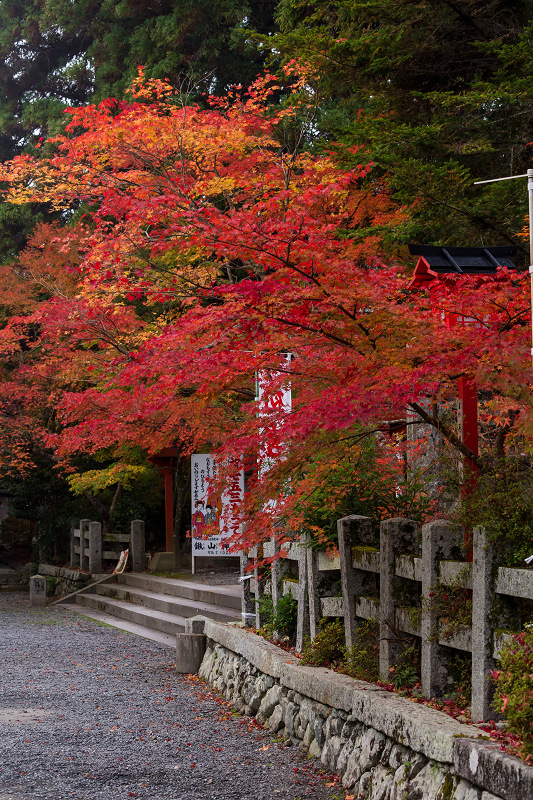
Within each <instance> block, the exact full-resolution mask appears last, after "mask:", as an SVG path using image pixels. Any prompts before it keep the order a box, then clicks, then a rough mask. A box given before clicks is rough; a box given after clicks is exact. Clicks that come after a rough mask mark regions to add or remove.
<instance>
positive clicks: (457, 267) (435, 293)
mask: <svg viewBox="0 0 533 800" xmlns="http://www.w3.org/2000/svg"><path fill="white" fill-rule="evenodd" d="M517 251H518V248H517V247H515V246H512V245H511V246H504V247H437V246H430V245H419V244H410V245H409V252H410V253H411V255H417V256H420V258H419V259H418V263H417V265H416V267H415V271H414V274H413V278H412V280H411V283H410V284H409V288H414V287H424V288H428V287H429V292H430V299H431V305H432V307H433V308H434V309H436V306H437V303H438V300H439V299H440V298H442V297H443V296H446V295H447V294H448V292H449V291H450V284H451V282H450V281H448V280H447V276H448V275H483V276H487V275H489V276H493V277H496V276H497V273H498V268H499V267H508V268H510V269H516V267H515V265H514V263H513V262H512V261H511V257H514V256H516V253H517ZM443 322H444V324H445V325H446V327H447V328H453V327H455V326H456V325H468V324H469V320H468V318H467V317H464V316H462V315H458V314H446V315H445V317H444V319H443ZM459 403H460V417H461V441H462V442H463V444H464V445H466V447H468V448H469V450H470V451H471V452H472V453H474V454H475V455H476V456H477V455H478V454H479V443H478V415H477V387H476V382H475V380H474V379H473V378H471V377H468V376H466V375H465V376H462V377H461V378H459ZM465 460H466V464H467V465H468V466H467V469H466V470H465V483H464V488H463V491H464V493H465V494H469V493H470V492H471V491H472V489H473V488H474V486H475V484H476V482H477V477H478V475H479V469H478V467H477V465H476V464H475V463H474V462H473V461H471V460H470V459H469V458H466V459H465Z"/></svg>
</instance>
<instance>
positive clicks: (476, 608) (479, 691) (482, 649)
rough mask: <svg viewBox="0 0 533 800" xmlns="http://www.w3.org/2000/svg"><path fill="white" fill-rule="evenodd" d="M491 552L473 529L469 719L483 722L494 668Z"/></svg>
mask: <svg viewBox="0 0 533 800" xmlns="http://www.w3.org/2000/svg"><path fill="white" fill-rule="evenodd" d="M493 566H494V561H493V550H492V548H491V547H490V544H489V541H488V536H487V533H486V531H485V529H484V528H474V551H473V560H472V719H473V721H474V722H483V721H485V720H488V719H494V716H495V712H494V709H493V708H492V706H491V703H492V696H493V694H494V686H493V684H492V681H491V677H490V671H491V670H492V669H494V660H493V655H492V654H493V637H492V633H493V630H492V625H491V622H492V621H493V619H492V618H493V615H494V611H495V609H494V599H495V597H494V595H495V592H494V584H495V577H496V576H495V574H494V568H493Z"/></svg>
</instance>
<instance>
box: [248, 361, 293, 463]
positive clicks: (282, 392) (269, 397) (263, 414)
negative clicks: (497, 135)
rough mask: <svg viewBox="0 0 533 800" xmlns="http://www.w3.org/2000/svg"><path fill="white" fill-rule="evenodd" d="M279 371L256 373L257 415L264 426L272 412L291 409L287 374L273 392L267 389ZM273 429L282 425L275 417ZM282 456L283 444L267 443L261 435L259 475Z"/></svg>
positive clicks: (278, 374)
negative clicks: (282, 383)
mask: <svg viewBox="0 0 533 800" xmlns="http://www.w3.org/2000/svg"><path fill="white" fill-rule="evenodd" d="M285 360H286V364H287V367H290V364H291V360H292V356H291V354H290V353H287V355H286V357H285ZM281 374H282V373H281V372H277V371H268V370H261V371H260V372H258V374H257V400H258V404H259V417H260V418H264V420H265V428H263V429H262V430H263V431H264V430H265V429H266V427H267V426H268V420H269V418H270V417H271V416H272V414H274V413H276V412H284V413H285V414H290V412H291V409H292V392H291V384H290V378H289V376H287V380H286V382H285V385H284V386H282V387H280V388H279V389H278V390H277V391H275V392H269V391H268V385H269V383H270V381H272V380H274V379H279V378H280V377H281ZM270 424H271V425H272V423H270ZM274 425H275V429H276V430H280V429H281V428H282V427H283V422H282V421H281V420H279V419H277V420H276V421H275V423H274ZM281 458H283V444H282V443H278V445H277V446H275V445H272V444H269V443H267V442H266V441H265V438H264V437H263V436H261V441H260V445H259V475H261V474H264V473H265V472H268V470H269V469H270V467H272V466H274V464H275V463H276V462H278V461H279V460H280V459H281Z"/></svg>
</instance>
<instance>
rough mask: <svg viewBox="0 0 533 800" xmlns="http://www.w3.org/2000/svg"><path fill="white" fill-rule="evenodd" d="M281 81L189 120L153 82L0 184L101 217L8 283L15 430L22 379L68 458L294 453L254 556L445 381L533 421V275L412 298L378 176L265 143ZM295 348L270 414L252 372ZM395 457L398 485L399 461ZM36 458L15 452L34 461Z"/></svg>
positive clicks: (260, 504)
mask: <svg viewBox="0 0 533 800" xmlns="http://www.w3.org/2000/svg"><path fill="white" fill-rule="evenodd" d="M291 69H292V68H291ZM274 86H275V83H274V79H273V78H272V76H269V75H267V76H265V77H264V78H262V79H260V80H259V81H258V82H257V84H256V85H255V86H254V87H252V90H251V91H250V93H249V95H248V96H247V97H245V98H241V96H240V91H239V90H237V89H235V90H234V91H232V93H231V94H230V96H228V97H227V98H225V99H223V100H217V101H215V100H213V101H212V103H211V107H210V108H209V109H207V110H201V109H200V108H198V107H196V106H191V107H188V108H185V109H184V108H182V107H181V106H178V105H176V104H174V103H173V102H168V99H169V97H170V95H171V93H172V89H171V88H170V87H169V86H168V85H166V84H165V83H164V82H161V81H145V80H144V79H143V77H142V71H141V73H140V75H139V77H138V79H137V80H136V81H135V83H134V86H133V90H132V102H131V103H126V104H124V103H122V104H120V111H119V113H118V114H117V102H116V101H115V100H113V99H110V100H108V101H105V102H103V103H100V104H99V105H98V106H87V107H83V108H80V109H69V114H70V116H71V123H70V124H69V126H68V131H67V135H65V136H63V137H59V138H58V139H57V140H56V141H57V144H58V146H59V154H58V155H57V156H56V157H54V158H53V159H51V160H49V161H46V160H43V161H39V162H36V161H35V160H32V159H30V158H29V157H26V156H24V157H20V158H17V159H15V160H13V161H12V162H10V163H9V164H6V165H4V167H3V169H2V172H1V177H2V179H3V180H5V181H8V182H9V185H10V188H9V198H10V199H11V200H12V201H14V202H25V201H28V200H30V199H31V200H33V201H36V200H42V201H46V202H51V203H52V204H54V205H57V207H63V206H65V205H67V206H68V204H70V203H72V202H75V203H76V204H77V203H78V201H79V200H80V199H81V200H82V201H84V202H85V203H86V204H87V205H88V206H89V207H91V208H93V209H94V210H93V211H92V212H91V213H89V214H88V215H87V226H86V227H84V226H77V227H73V228H70V229H59V228H57V227H53V230H52V229H50V230H48V229H45V228H42V229H41V230H40V232H39V233H38V234H37V238H35V240H34V241H32V243H31V244H30V247H29V248H28V250H27V251H26V252H25V253H24V254H23V255H22V256H21V258H20V260H19V264H18V270H19V272H20V271H22V272H23V273H24V276H25V279H27V280H25V281H23V282H21V281H20V280H19V279H18V278H17V274H16V273H14V272H13V271H10V272H9V273H6V274H5V275H4V280H5V281H6V282H10V289H9V292H10V296H11V298H12V312H13V315H12V319H11V323H10V325H9V326H8V328H6V330H5V331H3V332H2V333H1V335H0V347H3V348H5V351H6V352H8V353H9V358H12V359H13V363H14V362H15V356H14V354H15V353H16V354H17V355H18V354H19V349H20V345H19V336H20V330H21V325H24V324H25V323H26V322H27V321H29V320H31V323H32V324H33V325H34V326H35V327H36V329H37V328H38V331H39V333H38V335H37V334H36V335H35V338H34V341H32V342H31V345H30V346H31V352H32V360H31V362H30V363H25V364H24V366H23V367H21V368H19V367H18V365H17V367H16V368H14V369H13V372H12V374H11V377H10V381H11V383H10V387H15V386H19V387H20V391H21V394H20V399H18V400H17V401H16V403H15V405H16V409H17V412H19V411H20V417H21V419H22V418H24V422H23V424H21V425H20V426H18V425H17V426H15V427H16V431H18V432H19V433H20V431H23V432H26V431H27V430H28V429H29V428H30V427H31V419H32V418H33V419H35V416H33V417H32V414H33V413H34V411H35V409H34V408H31V406H30V400H29V395H30V394H31V392H26V394H25V393H24V391H23V387H26V386H27V385H30V386H31V390H32V391H33V392H34V393H35V396H37V397H38V402H39V403H40V404H41V405H42V406H46V405H47V404H48V405H49V406H50V407H53V409H54V414H55V409H56V407H57V408H58V409H59V414H60V419H61V422H62V423H63V425H64V429H63V430H62V431H60V432H59V434H54V436H53V437H52V436H49V437H48V439H47V442H48V444H49V445H50V446H53V447H54V449H55V450H56V453H57V455H58V456H59V457H60V458H62V459H64V460H65V461H68V459H69V457H70V456H71V455H72V454H75V453H78V452H80V451H95V450H97V449H98V448H99V447H106V446H112V447H116V446H117V445H119V446H120V445H124V444H140V445H142V446H143V447H145V448H146V449H148V450H150V451H152V452H153V451H156V450H158V449H161V448H162V447H164V446H166V445H167V444H168V442H170V441H176V442H178V443H179V444H181V446H182V449H183V451H185V452H186V451H191V450H193V449H194V448H196V447H202V446H204V443H205V442H206V441H209V442H211V443H213V444H214V445H215V446H217V447H218V448H219V450H220V453H221V454H222V455H223V456H225V457H228V458H231V457H236V458H237V457H238V458H240V457H243V454H244V455H245V456H246V457H248V458H249V459H251V460H255V461H256V462H257V458H256V457H254V458H252V457H251V456H250V454H252V453H258V452H260V451H261V452H265V451H267V450H270V452H280V451H282V452H283V453H284V454H285V460H280V459H278V460H277V462H276V464H274V465H273V467H272V468H271V469H270V470H268V471H266V470H263V471H262V474H261V476H256V479H255V480H254V481H251V484H252V494H251V495H250V496H249V498H248V503H249V506H248V516H249V523H250V524H249V525H248V526H247V536H248V537H249V541H250V542H253V541H254V539H259V538H261V536H264V535H270V533H271V525H272V506H271V507H270V511H269V507H268V506H265V502H264V501H265V500H266V499H268V498H269V497H276V498H277V503H278V505H277V506H276V514H279V513H281V512H284V513H285V514H286V515H287V516H288V517H290V519H291V520H292V523H291V524H294V526H295V528H296V527H297V526H298V524H299V523H300V522H301V519H299V518H298V514H299V513H300V512H299V511H298V503H299V501H300V500H301V498H303V497H305V496H309V495H312V494H313V493H314V492H317V491H319V490H320V486H321V481H323V480H324V479H325V476H326V475H327V472H328V469H332V468H333V467H334V466H335V464H336V463H337V462H338V461H341V460H342V458H343V455H344V454H345V452H346V449H343V448H352V450H351V452H354V450H353V448H354V447H355V444H354V443H357V441H358V439H357V437H358V435H359V433H360V431H361V426H366V429H368V428H373V427H377V428H379V429H380V430H381V429H382V428H383V423H384V420H387V419H403V418H404V416H405V408H406V404H407V403H408V402H409V400H412V399H413V398H418V397H420V396H423V395H438V398H439V400H440V401H443V400H446V399H447V398H450V397H453V396H454V393H455V391H456V389H455V379H454V377H453V376H456V375H460V374H463V373H464V372H468V373H469V374H472V375H476V377H477V380H478V382H479V386H480V388H482V389H483V390H493V391H494V395H493V398H494V399H493V400H492V401H491V404H492V405H491V407H490V409H488V410H487V413H490V414H491V415H492V417H493V418H494V419H500V418H503V416H504V415H505V414H508V413H509V409H511V408H512V409H516V408H517V407H519V409H520V415H519V419H518V423H517V424H522V423H523V424H528V425H530V424H531V421H529V416H530V415H531V411H530V408H529V360H528V359H529V356H528V349H527V339H528V331H527V326H526V325H524V321H525V320H526V319H527V314H528V293H527V286H526V282H525V281H521V280H516V279H515V278H514V277H513V278H512V276H510V275H509V274H508V273H506V272H505V271H502V272H501V274H500V276H499V279H498V281H492V282H490V281H485V280H483V281H479V280H478V281H477V282H475V283H474V282H473V281H471V280H469V279H468V278H459V279H457V280H456V282H455V288H454V291H453V292H448V293H447V294H446V295H445V296H444V295H443V296H442V297H439V298H438V303H437V308H436V309H435V308H433V307H432V304H431V303H430V300H429V298H428V297H427V296H426V295H424V294H423V293H422V294H420V295H414V294H413V293H412V292H410V291H409V290H408V278H407V277H406V276H405V275H404V272H403V268H402V265H398V264H396V263H394V264H392V263H391V264H388V263H387V262H386V258H385V256H384V254H383V252H382V249H381V243H382V240H383V231H384V230H385V231H386V233H387V234H390V233H391V232H392V231H393V230H394V228H395V227H397V226H398V225H401V224H403V222H404V221H405V218H406V214H407V210H406V209H402V208H399V207H396V206H395V205H394V204H393V203H392V201H391V199H390V194H389V192H388V190H387V186H386V182H385V181H384V179H383V178H382V177H379V179H376V180H375V181H373V179H372V169H371V166H372V165H369V164H361V165H360V166H359V167H357V168H356V169H355V170H350V171H343V170H342V169H341V168H340V167H339V166H338V165H337V164H336V163H335V161H334V159H333V157H332V156H331V155H324V156H315V155H312V154H309V153H296V152H295V153H283V154H280V152H279V147H278V144H277V142H276V140H275V139H274V137H273V131H274V130H275V127H276V125H277V124H278V123H279V122H280V121H281V120H283V118H284V117H285V116H287V114H290V113H293V112H291V111H289V110H287V109H285V110H279V109H277V110H276V109H274V110H273V109H269V111H268V113H266V108H265V102H266V99H267V98H268V97H269V95H270V93H271V92H272V91H273V90H274ZM80 130H81V131H82V133H81V134H80V133H79V131H80ZM511 278H512V279H511ZM45 290H46V291H45ZM43 292H45V294H43ZM451 313H453V314H455V315H456V316H457V315H458V316H463V317H468V318H472V317H474V318H475V319H476V320H477V322H478V324H477V325H470V326H462V327H460V326H458V327H456V328H454V329H453V330H448V329H446V328H445V327H444V326H443V325H442V324H441V319H440V315H441V314H451ZM26 315H31V317H30V316H26ZM21 317H22V322H21ZM282 352H291V353H293V354H294V356H295V357H294V359H293V361H292V362H291V364H290V366H289V367H288V369H287V371H286V373H285V374H284V375H281V376H279V374H278V377H276V376H275V375H273V377H272V379H271V385H270V386H269V387H268V391H269V392H271V394H273V393H275V392H276V391H277V390H279V388H280V385H281V383H282V382H283V381H284V380H285V381H286V380H287V379H289V380H290V383H291V388H292V392H293V407H292V411H291V413H290V414H287V413H285V411H283V410H282V409H281V410H279V409H278V411H276V410H274V411H273V412H272V413H271V414H269V415H268V417H266V415H263V416H262V418H261V419H258V416H257V408H256V405H255V403H254V402H253V397H254V380H255V374H256V372H259V371H263V370H265V369H269V368H270V369H275V368H276V367H277V365H278V364H279V354H280V353H282ZM517 387H518V388H517ZM13 396H16V392H14V394H13ZM4 402H5V403H6V416H9V415H8V414H7V410H8V408H7V402H8V401H7V399H6V400H5V401H4ZM1 407H2V406H1V399H0V409H1ZM28 411H31V412H32V413H26V412H28ZM37 416H38V415H37ZM28 418H29V421H28ZM358 426H359V427H358ZM8 427H9V426H8ZM356 429H357V430H356ZM31 435H35V434H34V433H33V432H32V434H31ZM30 438H31V436H30ZM13 440H14V441H15V440H16V435H14V436H13ZM259 440H261V445H260V446H259ZM342 442H349V444H342ZM17 446H18V449H17ZM382 447H383V462H382V471H383V472H386V473H387V475H388V476H390V480H391V485H392V486H393V487H394V486H396V485H397V482H396V481H395V466H394V464H395V461H397V459H396V455H397V453H396V452H393V449H392V447H389V445H383V446H382ZM7 450H9V448H8V447H6V451H7ZM22 450H23V447H22V445H20V443H19V444H18V445H17V443H16V441H15V447H14V449H13V448H12V452H15V453H16V454H17V455H16V458H15V463H17V462H18V463H20V464H21V465H22V464H23V462H24V456H23V452H21V451H22ZM317 453H320V454H321V455H320V458H321V459H322V460H321V461H320V462H319V464H318V466H317V467H316V470H315V471H314V472H312V471H310V470H307V472H305V474H302V464H304V465H309V464H310V463H314V462H313V459H316V454H317ZM402 455H405V454H402ZM289 475H296V476H297V478H298V479H297V480H294V479H293V480H291V481H288V478H287V476H289ZM288 486H290V491H288V490H287V487H288ZM289 535H290V532H289Z"/></svg>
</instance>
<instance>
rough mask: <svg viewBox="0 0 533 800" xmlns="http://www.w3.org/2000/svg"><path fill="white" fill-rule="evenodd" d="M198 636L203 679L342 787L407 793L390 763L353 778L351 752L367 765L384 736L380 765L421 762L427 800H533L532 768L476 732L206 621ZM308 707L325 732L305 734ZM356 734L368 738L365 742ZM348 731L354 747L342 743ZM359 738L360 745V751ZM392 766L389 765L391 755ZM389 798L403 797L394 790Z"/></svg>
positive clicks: (413, 776)
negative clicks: (339, 778)
mask: <svg viewBox="0 0 533 800" xmlns="http://www.w3.org/2000/svg"><path fill="white" fill-rule="evenodd" d="M196 619H198V618H196ZM204 631H205V634H206V637H207V644H208V649H207V652H206V656H205V658H204V661H203V663H202V667H201V669H200V674H201V675H202V676H203V677H205V678H206V680H208V681H209V682H210V683H212V684H213V685H215V686H216V688H218V689H219V690H221V691H224V692H225V694H226V696H227V697H228V698H229V699H231V700H232V701H233V702H236V705H237V706H238V707H239V708H241V709H242V708H244V711H245V713H248V714H252V715H255V714H257V716H258V719H259V718H261V719H262V720H263V721H266V725H267V727H270V728H272V730H274V731H279V730H280V729H281V730H282V731H285V734H284V735H288V736H289V738H291V739H293V741H294V743H297V744H299V746H304V747H306V748H308V749H309V752H310V754H311V755H314V756H316V757H320V758H321V760H322V762H323V763H324V764H325V765H326V766H328V767H329V768H330V769H332V770H333V771H338V772H339V773H340V774H342V775H343V784H344V785H345V786H350V787H352V786H354V785H355V784H356V782H357V781H359V780H361V781H363V779H364V780H367V781H368V780H370V782H371V783H372V781H374V784H375V786H374V789H375V791H376V792H378V789H377V783H376V781H378V778H379V780H380V781H385V782H386V781H389V782H390V781H391V780H393V781H394V785H395V786H396V782H397V781H396V778H398V781H403V782H404V784H406V775H407V772H405V770H404V772H402V775H400V774H399V773H398V775H395V776H394V778H392V777H391V764H388V765H387V764H386V763H385V762H384V763H383V765H380V762H379V761H376V763H373V764H371V765H370V767H369V766H368V765H369V764H370V762H369V761H368V760H367V767H366V768H367V770H368V769H370V772H368V771H367V773H365V774H366V776H367V777H366V778H365V775H363V776H362V777H359V773H358V770H359V772H360V768H359V767H358V766H357V765H356V764H355V761H354V758H355V755H352V756H350V753H351V752H354V753H355V751H356V750H357V748H359V752H362V753H363V756H364V754H365V746H366V745H365V744H364V741H365V739H364V737H365V736H367V735H368V736H371V737H374V738H375V737H376V736H377V737H382V739H383V742H385V738H384V737H386V741H388V742H389V744H388V745H387V744H386V743H385V744H381V745H380V747H382V748H385V749H384V750H383V754H384V757H385V754H386V753H387V752H389V751H390V747H392V748H393V750H394V748H396V749H397V748H400V750H402V752H403V751H404V752H405V756H404V757H405V759H406V763H409V759H410V758H412V757H413V756H414V757H415V760H416V759H418V762H417V765H415V766H413V769H412V771H411V773H410V777H409V781H411V783H412V784H413V790H414V787H415V785H418V784H419V783H420V784H421V783H422V782H423V781H428V780H429V781H430V783H431V785H432V787H433V788H432V789H431V790H430V789H429V788H428V792H429V793H428V792H426V790H424V794H423V800H433V798H434V800H452V798H453V800H532V798H533V767H529V766H527V765H525V764H524V763H523V762H522V761H520V760H519V759H517V758H514V757H512V756H509V755H507V754H506V753H503V752H502V751H501V750H500V748H499V746H498V745H497V744H494V743H492V742H489V741H488V740H486V739H484V736H485V735H484V734H483V732H482V731H479V730H478V729H476V728H475V727H472V726H470V725H464V724H462V723H460V722H457V721H456V720H454V719H453V718H451V717H449V716H447V715H446V714H444V713H442V712H440V711H436V710H434V709H431V708H428V707H427V706H424V705H422V704H417V703H415V702H413V701H410V700H408V699H407V698H404V697H400V696H398V695H395V694H393V693H391V692H386V691H384V690H383V689H381V688H380V687H378V686H376V685H375V684H371V683H366V682H364V681H357V680H354V679H352V678H349V677H348V676H346V675H340V674H338V673H336V672H333V671H332V670H328V669H324V668H316V667H307V666H303V665H302V664H301V662H300V661H299V659H297V658H296V657H294V656H292V655H291V654H290V653H286V652H285V651H283V650H282V649H280V648H278V647H276V645H273V644H271V643H269V642H265V640H264V639H262V638H261V637H260V636H257V635H255V634H253V633H249V632H248V631H246V630H245V629H243V628H239V627H236V626H235V625H226V624H224V623H220V622H214V621H212V620H207V619H206V620H205V622H204ZM309 703H314V704H317V705H316V709H317V710H316V712H312V713H313V714H315V717H316V715H319V716H321V717H322V718H323V725H322V732H320V733H319V729H317V728H316V727H315V729H314V733H311V732H310V729H309V726H308V725H307V723H306V725H307V728H308V730H307V733H306V734H305V735H304V732H303V728H302V726H303V722H302V723H301V724H300V723H299V722H298V720H299V719H300V718H302V719H303V717H304V716H305V715H307V713H308V711H307V709H308V706H309ZM306 704H307V705H306ZM265 709H267V712H265ZM287 709H289V710H287ZM298 709H300V710H299V711H298ZM310 713H311V712H310ZM328 719H331V722H327V720H328ZM326 723H327V724H326ZM304 727H305V726H304ZM311 727H312V726H311ZM298 728H299V729H300V730H299V731H298ZM356 729H357V731H361V730H363V731H364V730H366V734H361V733H360V732H359V733H357V731H356ZM344 731H346V733H344ZM349 731H350V738H351V740H353V741H354V745H353V746H351V745H350V742H348V740H347V739H346V737H347V736H348V732H349ZM361 735H363V740H361V741H363V744H362V745H361V744H357V742H359V741H360V739H358V738H357V737H360V736H361ZM354 737H355V738H354ZM376 741H378V740H376ZM379 741H381V740H379ZM350 747H351V748H352V749H351V750H350ZM354 748H355V750H354ZM361 748H362V750H361ZM387 748H388V749H387ZM409 754H411V755H409ZM350 758H351V759H352V760H351V761H350ZM387 758H388V756H387ZM391 758H392V763H394V764H395V763H396V762H395V760H394V759H395V758H396V755H394V754H393V756H391ZM397 769H400V766H398V768H397ZM402 769H403V767H402ZM432 770H433V772H432ZM383 771H384V772H383ZM433 773H434V774H433ZM355 775H358V777H357V781H356V779H355V778H354V776H355ZM369 775H370V777H368V776H369ZM387 775H389V777H387ZM365 785H366V784H365ZM384 785H385V784H384ZM406 785H407V784H406ZM374 789H373V790H372V792H371V793H370V794H368V792H367V791H366V789H365V791H364V792H363V794H360V796H361V797H363V796H366V797H367V798H368V800H374ZM361 791H362V786H361V787H360V792H361ZM394 791H395V792H396V793H397V792H399V791H400V789H399V786H398V787H396V789H395V790H394ZM405 791H407V789H406V790H405ZM409 792H410V790H409V791H408V792H407V794H405V793H404V790H401V792H400V794H398V795H397V798H398V800H403V798H404V797H405V798H407V799H408V800H410V798H411V795H410V793H409ZM396 793H395V794H394V797H395V798H396ZM378 794H379V792H378ZM387 796H388V795H387ZM391 797H392V795H391ZM413 797H414V796H413ZM417 797H418V796H417ZM376 800H378V797H377V795H376Z"/></svg>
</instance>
